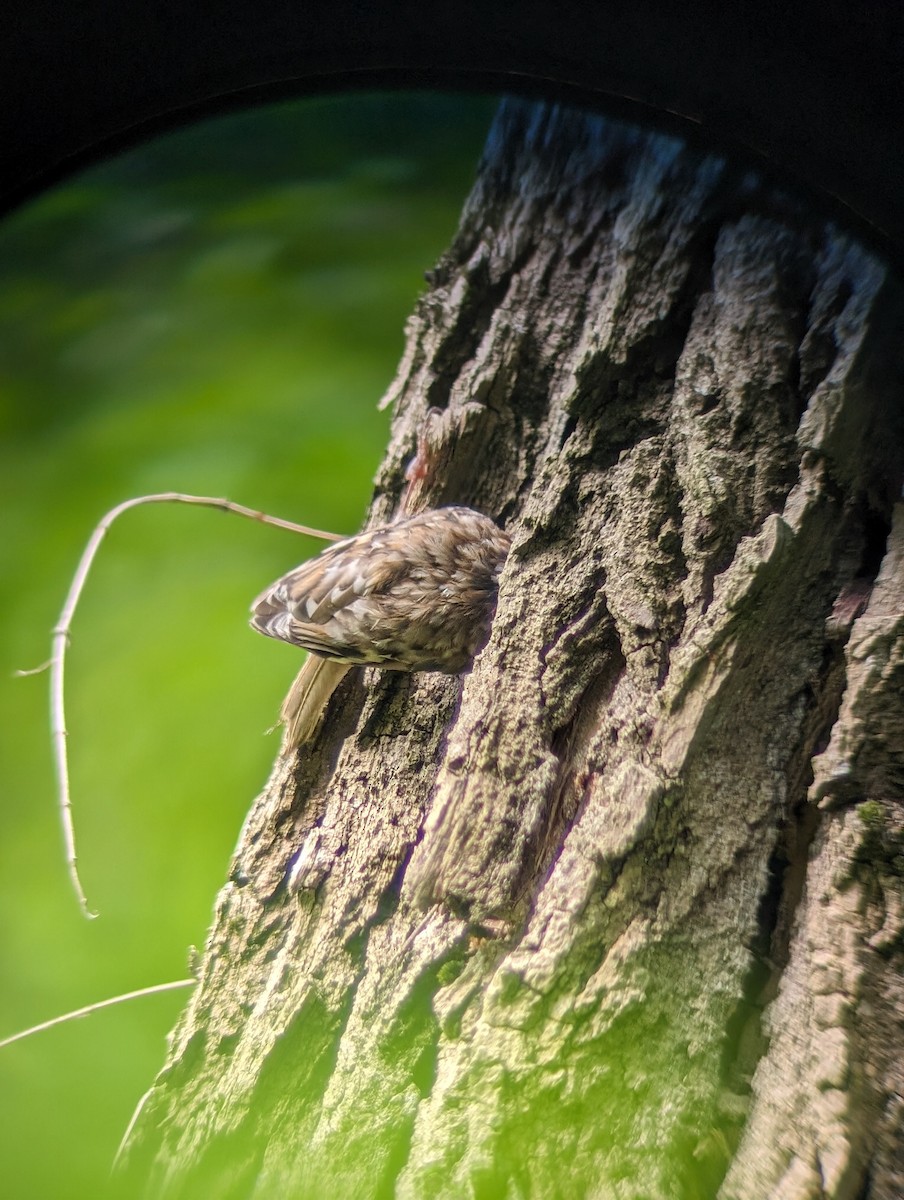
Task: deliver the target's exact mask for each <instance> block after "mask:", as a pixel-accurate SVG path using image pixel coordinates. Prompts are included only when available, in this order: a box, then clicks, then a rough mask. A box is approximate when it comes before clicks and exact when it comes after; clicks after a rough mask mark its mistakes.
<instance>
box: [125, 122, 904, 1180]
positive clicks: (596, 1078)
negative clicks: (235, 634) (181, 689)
mask: <svg viewBox="0 0 904 1200" xmlns="http://www.w3.org/2000/svg"><path fill="white" fill-rule="evenodd" d="M902 383H904V305H902V294H901V291H900V290H899V289H898V287H897V286H896V284H895V283H894V281H893V280H892V279H891V278H890V277H889V276H888V274H887V273H886V271H885V270H884V269H883V267H882V266H881V264H879V263H877V262H876V261H875V260H874V259H872V258H871V257H870V256H869V254H868V253H866V252H865V251H864V250H862V249H861V248H859V247H858V246H857V245H856V244H854V243H852V242H851V241H850V240H849V239H848V238H846V237H845V236H844V235H843V234H842V233H840V232H839V231H838V230H837V229H834V228H832V227H831V226H830V225H828V224H826V223H824V222H822V221H821V220H820V219H819V218H818V217H817V216H815V215H814V214H813V213H812V212H807V211H806V209H805V208H804V207H803V206H802V205H801V204H799V203H797V202H796V201H792V200H790V199H789V198H788V197H787V196H783V195H781V194H779V193H778V192H777V191H776V190H775V188H774V187H773V186H772V185H767V184H765V183H763V182H762V181H760V180H759V179H758V178H757V177H756V176H755V175H753V174H752V173H751V172H750V171H749V170H747V169H746V168H739V167H736V166H735V167H733V166H731V165H729V164H727V163H726V162H725V161H724V160H722V159H720V158H718V157H715V156H706V155H704V154H702V153H701V152H699V151H692V150H689V149H688V148H687V147H685V146H683V145H682V144H681V143H680V142H678V141H676V140H672V139H670V138H668V137H665V136H662V135H658V134H652V133H648V132H645V131H640V130H637V129H632V128H629V127H625V126H621V125H616V124H613V123H609V122H607V121H604V120H602V119H600V118H598V117H595V116H590V115H582V114H579V113H574V112H568V111H561V110H556V109H553V108H549V107H546V106H531V105H526V104H521V103H511V104H508V105H507V106H504V108H503V109H502V111H501V113H500V116H499V117H498V119H497V121H496V124H495V126H494V128H493V131H492V133H491V136H490V139H489V143H488V147H487V150H486V154H485V157H484V160H483V162H482V164H481V166H480V170H479V175H478V179H477V183H476V186H475V188H474V191H473V193H472V195H471V197H470V199H469V201H468V203H467V205H466V208H465V211H464V213H463V216H462V221H461V226H460V229H459V232H458V234H457V236H456V238H455V241H454V243H453V245H452V246H451V248H450V249H449V251H448V253H447V255H446V256H445V257H444V258H443V260H442V261H441V262H440V263H439V264H438V266H437V267H436V269H435V271H434V272H432V273H431V275H430V281H429V286H428V290H427V292H426V294H425V295H424V296H423V298H422V300H421V301H420V303H419V305H418V307H417V310H416V312H415V313H414V315H413V317H412V319H411V321H410V324H409V328H408V340H407V348H406V351H405V354H404V357H403V361H402V364H401V366H400V369H399V373H398V376H397V379H396V381H395V383H394V385H393V388H392V389H391V394H390V396H389V397H388V399H389V400H391V401H392V402H393V404H394V406H395V422H394V425H393V434H392V440H391V443H390V445H389V447H388V450H387V454H386V458H385V462H384V465H383V467H382V468H381V471H380V473H379V477H378V480H377V489H376V496H375V500H374V505H373V510H372V516H371V519H372V520H373V521H382V520H386V519H389V518H390V517H391V515H392V513H393V512H394V511H395V508H396V506H397V504H398V501H399V497H400V494H401V491H402V487H403V476H404V469H405V465H406V463H407V462H408V461H409V459H410V458H411V456H412V454H413V453H414V449H415V440H416V436H417V432H418V430H419V429H421V428H423V427H424V422H425V419H426V413H427V410H428V409H430V408H436V409H439V410H441V413H442V418H441V420H440V419H439V418H436V419H435V420H434V427H435V429H437V430H438V431H439V432H438V434H437V436H438V437H439V440H440V442H441V443H442V448H443V453H442V454H440V455H439V456H438V459H437V461H438V466H437V468H436V472H435V474H434V476H433V477H432V478H430V479H428V480H427V481H426V484H425V488H426V490H425V493H424V496H423V500H424V502H425V503H430V504H443V503H453V502H454V503H466V504H470V505H473V506H474V507H477V508H479V509H481V510H482V511H484V512H487V513H489V514H490V515H491V516H493V517H495V518H496V519H498V520H499V521H500V522H501V523H502V524H503V525H504V526H505V527H506V528H507V529H508V530H509V531H510V532H511V534H512V537H513V547H512V551H511V554H510V556H509V559H508V562H507V564H506V567H505V570H504V573H503V576H502V580H501V586H500V597H499V607H498V611H497V615H496V620H495V624H494V627H493V633H492V637H491V640H490V643H489V645H488V646H487V648H486V649H485V651H484V652H483V653H482V654H481V655H480V657H479V658H478V660H477V662H476V664H475V666H474V669H473V671H472V672H471V673H470V674H469V675H467V676H466V677H464V678H463V679H460V680H459V679H455V678H448V677H443V676H439V675H420V676H413V677H407V678H406V677H404V676H400V675H398V674H393V673H385V674H380V673H378V672H376V671H368V672H365V673H363V674H357V675H356V674H353V675H351V676H349V677H348V678H347V679H346V681H345V682H344V683H343V685H342V686H341V687H340V689H339V691H338V693H337V694H336V696H335V697H334V699H333V702H332V705H331V708H330V710H329V713H328V717H327V721H326V724H325V727H324V730H323V732H322V733H321V735H320V738H319V741H318V742H317V744H316V745H315V747H314V748H313V749H309V750H307V751H304V752H303V753H302V754H300V755H299V756H297V757H296V756H293V757H291V758H290V759H288V760H285V761H279V762H277V764H276V766H275V768H274V771H273V775H272V777H271V779H270V781H269V783H268V785H267V788H266V790H265V792H264V793H263V794H262V795H261V796H260V797H259V798H258V799H257V801H256V802H255V804H254V806H253V807H252V809H251V812H250V814H249V817H248V820H247V824H246V827H245V829H244V831H243V833H242V836H241V840H240V843H239V846H238V850H237V853H236V857H235V861H234V864H233V867H232V871H231V875H230V879H229V881H228V883H227V884H226V886H225V887H224V889H223V891H222V892H221V894H220V897H219V899H218V901H217V904H216V913H215V918H214V922H213V927H212V930H211V933H210V938H209V941H208V944H207V946H206V949H205V952H204V955H203V959H202V961H201V963H200V967H199V986H198V988H197V990H196V993H195V994H194V996H193V998H192V1001H191V1003H190V1005H189V1007H188V1009H187V1010H186V1012H185V1014H184V1016H183V1018H182V1020H181V1021H180V1024H179V1025H178V1027H177V1028H176V1030H175V1031H174V1033H173V1035H172V1042H171V1048H170V1053H169V1057H168V1061H167V1064H166V1066H165V1068H164V1070H163V1072H162V1073H161V1075H160V1077H159V1078H158V1080H157V1082H156V1083H155V1084H154V1087H153V1088H152V1090H151V1092H150V1093H149V1095H148V1097H147V1098H146V1101H145V1103H144V1107H143V1110H142V1112H141V1115H140V1117H139V1119H138V1121H137V1122H136V1124H135V1127H134V1129H133V1131H132V1134H131V1136H130V1139H129V1142H128V1147H127V1149H128V1154H127V1159H126V1165H125V1168H124V1176H123V1180H124V1182H125V1184H126V1185H127V1186H128V1187H131V1188H132V1189H135V1188H136V1187H137V1186H138V1185H139V1183H140V1186H141V1187H144V1188H146V1191H147V1194H148V1195H153V1196H157V1195H161V1194H163V1195H171V1196H184V1197H198V1196H202V1195H203V1196H205V1197H253V1198H255V1200H260V1198H263V1197H277V1196H278V1197H293V1198H294V1197H317V1196H322V1195H331V1196H354V1197H357V1198H366V1197H388V1196H399V1197H410V1198H415V1197H450V1198H452V1197H464V1196H474V1197H488V1198H489V1197H497V1196H500V1197H501V1196H506V1197H536V1198H543V1200H548V1198H552V1197H579V1196H593V1197H600V1198H609V1197H612V1198H615V1200H622V1198H624V1200H635V1198H636V1200H640V1198H644V1200H650V1198H662V1200H676V1198H684V1197H687V1198H698V1197H720V1198H722V1200H759V1198H766V1197H775V1198H778V1197H781V1198H782V1200H797V1198H798V1197H800V1198H808V1200H809V1198H816V1197H823V1196H825V1197H840V1198H846V1197H852V1198H853V1197H869V1198H871V1200H878V1198H880V1197H881V1198H891V1197H893V1196H898V1195H901V1194H904V1151H902V1148H901V1147H902V1144H904V1136H902V1135H904V1115H902V1114H904V1100H902V1095H904V1067H902V1058H904V1051H902V1022H904V985H902V974H901V971H902V959H904V954H902V929H904V914H902V886H904V882H902V881H904V820H902V800H904V616H902V614H904V508H902V505H901V503H900V499H899V497H900V485H901V470H902V463H904V440H902V408H904V404H902V397H904V391H902ZM224 753H228V747H224ZM133 1194H134V1191H133Z"/></svg>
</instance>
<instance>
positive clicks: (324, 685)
mask: <svg viewBox="0 0 904 1200" xmlns="http://www.w3.org/2000/svg"><path fill="white" fill-rule="evenodd" d="M348 670H349V667H348V664H347V663H338V662H334V661H333V660H332V659H329V658H321V657H320V656H319V655H316V654H309V655H308V657H307V658H306V659H305V662H304V665H303V666H302V668H301V670H300V671H299V672H298V675H297V676H296V677H295V682H294V683H293V684H292V686H291V688H290V689H289V694H288V695H287V696H286V698H285V700H284V701H283V706H282V708H281V709H280V713H279V719H280V721H282V723H283V725H284V726H285V728H284V730H283V744H282V753H283V754H288V753H289V752H290V751H292V750H294V749H296V747H298V746H301V745H303V744H304V743H305V742H310V741H311V740H312V739H313V738H314V736H315V735H316V733H317V731H318V729H319V728H320V724H321V722H322V721H323V715H324V713H325V712H326V706H327V705H328V704H329V702H330V697H331V696H332V694H333V692H334V691H335V690H336V688H337V687H338V686H339V684H340V683H341V682H342V680H343V678H344V677H345V674H346V672H347V671H348Z"/></svg>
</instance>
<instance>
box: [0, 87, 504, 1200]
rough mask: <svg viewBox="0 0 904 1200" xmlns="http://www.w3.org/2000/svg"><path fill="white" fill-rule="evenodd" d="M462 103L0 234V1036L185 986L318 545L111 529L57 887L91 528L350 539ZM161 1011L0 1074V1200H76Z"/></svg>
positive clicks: (161, 1022)
mask: <svg viewBox="0 0 904 1200" xmlns="http://www.w3.org/2000/svg"><path fill="white" fill-rule="evenodd" d="M492 108H493V102H492V101H491V100H488V99H485V98H479V97H465V96H439V95H404V94H399V95H360V96H352V97H345V98H331V99H319V100H306V101H297V102H291V103H285V104H281V105H278V106H272V107H268V108H261V109H257V110H253V111H249V112H246V113H242V114H238V115H234V116H230V117H224V118H220V119H218V120H215V121H209V122H206V123H204V124H203V125H198V126H193V127H189V128H186V129H183V130H181V131H179V132H177V133H174V134H170V135H168V136H166V137H165V138H161V139H158V140H157V141H156V142H154V143H151V144H149V145H147V146H145V147H141V148H139V149H136V150H134V151H131V152H130V153H129V154H127V155H124V156H122V157H121V158H119V159H117V160H115V161H111V162H109V163H106V164H104V165H102V166H100V167H96V168H93V169H92V170H91V171H89V172H86V173H84V174H82V175H81V176H79V177H77V178H75V179H74V180H72V181H70V182H69V183H67V184H66V185H64V186H61V187H60V188H58V189H56V190H55V191H53V192H51V193H48V194H46V195H45V196H44V197H42V198H40V199H39V200H37V201H36V202H34V203H33V204H31V205H30V206H28V207H27V208H26V209H23V210H22V211H20V212H18V213H16V214H14V215H13V216H11V217H10V218H8V219H7V220H6V221H5V222H4V224H3V225H2V226H0V512H2V535H0V774H2V783H0V822H2V829H0V856H2V859H0V861H2V868H0V910H2V915H0V955H2V963H3V972H4V985H3V988H2V990H0V1036H4V1035H6V1034H8V1033H12V1032H14V1031H15V1030H17V1029H20V1028H23V1027H25V1026H27V1025H30V1024H33V1023H35V1022H37V1021H40V1020H44V1019H46V1018H49V1017H52V1016H54V1015H56V1014H58V1013H61V1012H64V1011H66V1010H67V1009H71V1008H75V1007H78V1006H79V1005H82V1004H85V1003H88V1002H91V1001H93V1000H99V999H102V998H104V997H106V996H108V995H112V994H114V993H117V992H121V991H127V990H130V989H132V988H135V987H139V986H142V985H145V984H152V983H157V982H162V981H165V980H168V979H174V978H179V977H182V976H184V975H186V973H187V972H186V959H187V948H188V946H189V945H190V944H192V943H194V944H198V945H200V944H202V943H203V940H204V937H205V932H206V929H207V925H208V923H209V919H210V913H211V905H212V902H213V899H214V897H215V895H216V892H217V889H218V888H219V886H220V885H221V884H222V882H223V880H224V877H225V872H226V869H227V866H228V862H229V858H230V855H231V852H232V849H233V846H234V844H235V841H236V838H237V836H238V832H239V829H240V826H241V823H242V819H243V816H244V813H245V811H246V810H247V808H248V807H249V805H250V803H251V800H252V799H253V797H254V795H255V794H256V792H257V791H258V790H259V789H260V788H261V786H262V785H263V783H264V781H265V779H266V776H267V773H268V770H269V766H270V763H271V762H272V758H273V755H274V753H275V750H276V747H277V741H276V738H275V737H271V738H269V739H268V738H266V737H265V736H263V735H264V731H265V730H266V729H267V728H268V726H270V725H271V724H272V722H273V720H274V717H275V714H276V712H277V710H278V707H279V702H280V699H281V697H282V694H283V692H284V691H285V688H286V687H287V685H288V683H289V681H290V679H291V678H292V676H293V675H294V673H295V671H296V669H297V667H298V665H299V662H300V656H298V655H296V654H294V653H293V652H292V650H291V649H290V648H288V647H285V646H282V645H279V644H277V643H275V642H270V641H267V640H265V639H263V638H260V637H258V636H256V635H255V634H253V633H252V632H251V631H250V630H249V628H248V626H247V610H248V605H249V603H250V601H251V599H252V598H253V597H254V596H255V595H256V594H257V592H258V591H259V590H260V589H261V588H262V587H264V586H265V585H266V584H267V583H269V582H271V581H272V580H273V579H274V578H275V577H276V576H277V575H279V574H280V573H282V572H283V571H285V570H286V569H288V568H289V567H291V566H293V565H294V564H295V563H296V562H297V561H300V560H301V559H302V558H304V557H306V556H307V555H308V554H310V553H314V552H316V550H317V549H318V546H317V544H315V543H313V542H311V541H309V540H303V539H298V538H297V537H295V536H293V535H291V534H288V533H283V532H279V531H276V530H271V529H265V528H262V527H261V526H258V525H254V524H252V523H250V522H243V521H240V520H237V519H235V518H232V517H230V518H228V519H227V518H224V517H223V516H222V515H221V514H219V513H216V512H211V511H206V510H201V509H194V508H179V507H170V506H164V507H158V506H154V507H149V508H147V509H139V510H138V511H137V512H133V513H129V514H127V515H126V516H125V517H124V518H123V520H122V521H121V523H120V524H119V525H118V526H116V527H114V528H113V530H112V532H111V533H110V535H109V537H108V540H107V542H106V543H105V545H104V547H103V549H102V551H101V554H100V557H99V559H98V562H97V564H96V567H95V569H94V572H93V574H92V576H91V578H90V579H89V582H88V586H87V588H86V591H85V596H84V600H83V603H82V606H81V608H80V610H79V612H78V613H77V615H76V621H75V624H74V627H73V643H72V648H71V651H70V655H69V660H68V663H67V672H68V694H67V699H68V706H69V729H70V752H71V767H72V786H73V802H74V807H75V819H76V827H77V834H78V840H79V856H80V868H81V872H82V877H83V882H84V884H85V887H86V890H87V893H88V897H89V900H90V902H91V903H92V905H94V906H95V907H96V908H97V909H98V910H99V911H100V913H101V917H100V919H99V920H97V921H93V922H86V921H85V920H84V919H83V918H82V917H81V915H80V914H79V911H78V908H77V906H76V903H75V900H74V898H73V896H72V895H71V893H70V891H69V886H68V881H67V876H66V871H65V867H64V864H63V859H62V852H61V847H60V835H59V830H58V822H57V813H56V807H55V805H56V801H55V786H54V781H53V777H52V769H51V756H50V747H49V737H48V720H47V701H46V693H47V677H46V675H45V676H38V677H35V678H28V679H16V678H13V676H12V673H13V671H14V670H15V669H17V668H28V667H32V666H35V665H37V664H38V663H40V662H42V661H43V660H45V659H46V658H47V655H48V649H49V636H50V629H51V628H52V626H53V625H54V623H55V621H56V618H57V615H58V613H59V609H60V606H61V604H62V601H63V597H64V595H65V592H66V589H67V588H68V586H69V582H70V578H71V574H72V571H73V569H74V566H75V564H76V562H77V560H78V557H79V555H80V553H81V550H82V548H83V546H84V543H85V542H86V541H87V538H88V536H89V534H90V532H91V529H92V528H93V526H94V525H95V523H96V522H97V520H98V519H99V518H100V516H101V515H102V514H103V513H104V512H105V511H106V510H107V509H109V508H110V507H112V506H113V505H114V504H116V503H118V502H119V501H121V500H123V499H125V498H127V497H129V496H134V495H139V494H143V493H147V492H153V491H168V490H179V491H189V492H195V493H204V494H210V495H223V496H228V497H230V498H231V499H234V500H238V501H240V502H242V503H245V504H249V505H251V506H253V507H257V508H262V509H265V510H266V511H269V512H272V513H275V514H278V515H280V516H284V517H288V518H290V519H292V518H294V519H296V520H299V521H303V522H306V523H310V524H313V525H316V526H319V527H321V528H327V529H334V530H336V531H337V532H352V531H354V530H355V529H357V528H358V527H359V525H360V522H361V519H362V516H363V514H364V510H365V507H366V505H367V502H368V499H369V497H370V493H371V479H372V475H373V472H374V470H375V469H376V466H377V464H378V462H379V460H380V456H381V451H382V447H383V445H384V443H385V440H386V434H387V429H388V415H387V414H379V413H378V412H377V408H376V405H377V401H378V400H379V398H380V396H381V394H382V393H383V392H384V390H385V389H386V387H387V385H388V384H389V382H390V380H391V379H392V376H393V373H394V370H395V366H396V363H397V360H398V357H399V354H400V351H401V348H402V333H403V326H404V322H405V318H406V316H407V314H408V313H409V311H410V310H411V307H412V305H413V302H414V300H415V298H416V296H417V294H418V293H419V291H420V290H421V288H422V286H423V283H422V280H423V272H424V270H425V269H426V268H428V267H430V266H431V265H432V264H433V263H434V261H435V260H436V258H437V256H438V254H439V253H440V252H441V250H442V249H443V248H444V246H445V245H446V244H447V243H448V241H449V240H450V238H451V236H452V233H453V232H454V229H455V225H456V222H457V218H458V213H459V210H460V207H461V203H462V200H463V199H464V197H465V195H466V194H467V191H468V189H469V186H470V183H471V181H472V179H473V175H474V169H475V166H476V161H477V158H478V155H479V152H480V148H481V145H482V141H483V137H484V135H485V131H486V127H487V124H488V121H489V118H490V115H491V112H492ZM185 995H186V994H185V993H182V994H178V993H177V994H172V995H169V996H163V997H158V998H154V999H147V1000H139V1001H137V1002H134V1003H132V1004H129V1005H126V1006H123V1007H121V1008H118V1009H114V1010H109V1011H107V1012H105V1013H102V1014H98V1015H95V1016H93V1017H91V1018H88V1019H86V1020H84V1021H80V1022H77V1023H72V1024H68V1025H65V1026H62V1027H61V1028H58V1029H55V1030H53V1031H51V1032H48V1033H45V1034H42V1035H40V1036H39V1037H36V1038H34V1039H29V1040H27V1041H25V1042H23V1043H20V1044H18V1045H16V1046H13V1047H9V1048H7V1049H5V1050H2V1051H0V1161H2V1162H3V1185H2V1195H3V1196H4V1197H6V1198H7V1200H18V1198H20V1197H22V1198H25V1197H53V1198H54V1200H65V1198H69V1197H78V1198H81V1197H96V1196H99V1195H102V1194H103V1192H104V1189H105V1187H106V1179H107V1172H108V1168H109V1163H110V1161H111V1158H112V1155H113V1153H114V1151H115V1147H116V1144H117V1142H118V1140H119V1137H120V1136H121V1134H122V1132H123V1130H124V1128H125V1125H126V1123H127V1121H128V1119H129V1116H130V1114H131V1112H132V1109H133V1107H134V1105H135V1103H136V1102H137V1100H138V1099H139V1097H140V1095H141V1094H142V1092H143V1091H144V1090H145V1089H146V1087H147V1086H148V1085H149V1084H150V1083H151V1081H152V1079H153V1075H154V1072H155V1071H156V1069H157V1068H158V1067H159V1065H160V1064H161V1062H162V1058H163V1053H164V1036H165V1034H166V1032H167V1030H168V1029H169V1028H170V1027H171V1025H172V1023H173V1021H174V1019H175V1016H176V1014H177V1013H178V1011H179V1009H180V1007H181V1006H182V1004H183V1003H184V1001H185Z"/></svg>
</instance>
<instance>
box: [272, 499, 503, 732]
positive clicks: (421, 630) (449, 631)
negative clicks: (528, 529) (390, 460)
mask: <svg viewBox="0 0 904 1200" xmlns="http://www.w3.org/2000/svg"><path fill="white" fill-rule="evenodd" d="M509 545H510V539H509V537H508V535H507V534H505V533H504V532H503V531H502V530H501V529H500V528H499V527H498V526H497V525H496V524H495V523H494V522H493V521H491V520H490V518H489V517H485V516H483V515H482V514H481V513H478V512H475V511H474V510H473V509H470V508H437V509H432V510H431V511H429V512H424V513H419V514H418V515H417V516H414V517H407V518H404V519H402V520H399V521H396V522H394V523H393V524H391V525H384V526H382V527H381V528H379V529H373V530H371V531H370V532H369V533H362V534H359V535H358V536H357V537H351V538H347V539H346V540H345V541H342V542H337V543H336V544H335V545H333V546H329V547H328V548H327V549H326V550H324V551H323V552H322V553H321V554H319V555H318V556H317V557H316V558H313V559H311V560H310V561H309V562H306V563H303V564H302V565H301V566H300V567H296V568H295V570H294V571H290V572H289V573H288V574H287V575H284V576H283V577H282V578H281V579H278V580H277V581H276V583H274V584H273V585H272V587H269V588H267V590H266V591H265V592H263V593H262V594H261V595H260V596H258V598H257V599H256V600H255V602H254V604H253V605H252V606H251V612H252V614H253V615H252V618H251V625H252V628H254V629H256V630H257V631H258V632H259V633H263V634H266V635H267V636H268V637H274V638H279V639H280V640H281V641H284V642H290V643H291V644H292V645H294V646H301V647H302V648H303V649H305V650H309V651H310V652H311V657H310V658H308V660H307V661H306V662H305V664H304V666H303V667H302V669H301V672H300V673H299V675H298V678H297V679H296V680H295V682H294V684H293V685H292V688H291V690H290V692H289V695H288V696H287V697H286V700H285V703H284V704H283V707H282V711H281V713H280V720H281V721H283V723H284V724H285V727H286V728H285V737H284V740H283V753H285V752H287V751H289V750H291V749H293V748H294V747H295V746H297V745H300V744H301V743H302V742H305V741H309V740H310V739H311V738H312V737H313V736H314V734H315V733H316V732H317V729H318V727H319V725H320V721H321V718H322V716H323V712H324V710H325V708H326V705H327V703H328V701H329V698H330V696H331V695H332V694H333V691H334V690H335V689H336V687H337V686H338V684H339V682H340V680H341V679H342V677H343V675H344V674H345V672H346V671H347V670H348V669H349V667H351V666H355V665H361V666H379V667H383V668H385V669H387V670H390V671H443V672H445V673H447V674H450V675H457V674H458V673H459V672H460V671H464V670H465V669H466V668H467V667H469V666H470V665H471V663H472V661H473V659H474V656H475V655H476V654H477V653H478V651H479V650H481V649H483V647H484V645H485V644H486V641H487V639H488V637H489V635H490V625H491V623H492V620H493V614H494V612H495V610H496V592H497V586H498V581H499V574H500V572H501V570H502V565H503V563H504V562H505V558H506V555H507V554H508V550H509ZM315 655H316V656H317V657H314V656H315Z"/></svg>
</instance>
